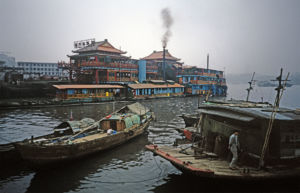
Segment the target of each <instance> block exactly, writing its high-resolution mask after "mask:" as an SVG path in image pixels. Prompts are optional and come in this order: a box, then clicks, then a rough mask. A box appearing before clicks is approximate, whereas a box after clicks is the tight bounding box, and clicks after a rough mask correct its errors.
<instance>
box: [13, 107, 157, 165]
mask: <svg viewBox="0 0 300 193" xmlns="http://www.w3.org/2000/svg"><path fill="white" fill-rule="evenodd" d="M152 118H153V113H152V112H150V111H149V109H148V108H146V107H144V106H142V105H141V104H139V103H134V104H131V105H127V106H125V107H123V108H122V109H120V110H119V111H117V112H115V113H112V114H110V115H108V116H106V117H104V118H102V119H101V120H99V121H97V122H94V123H93V124H91V125H89V126H87V127H86V128H83V129H81V130H79V131H77V132H76V131H73V129H72V126H71V125H70V124H69V123H67V122H66V123H62V124H61V125H59V126H58V127H56V128H55V131H54V133H53V134H50V135H48V136H42V137H39V138H33V139H26V140H24V141H22V142H18V143H15V144H14V145H15V147H16V149H17V150H18V151H19V152H20V154H21V157H22V158H23V159H24V160H27V161H29V162H31V163H33V164H38V165H41V164H49V163H53V162H60V161H67V160H73V159H76V158H81V157H83V156H86V155H89V154H92V153H96V152H99V151H103V150H106V149H109V148H112V147H114V146H117V145H120V144H122V143H124V142H127V141H128V140H130V139H132V138H135V137H137V136H139V135H141V134H142V133H143V132H144V131H145V129H146V128H147V127H148V126H149V124H150V122H151V120H152Z"/></svg>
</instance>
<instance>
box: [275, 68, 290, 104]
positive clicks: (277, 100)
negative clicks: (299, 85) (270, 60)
mask: <svg viewBox="0 0 300 193" xmlns="http://www.w3.org/2000/svg"><path fill="white" fill-rule="evenodd" d="M288 76H289V73H288V75H287V78H286V80H285V81H284V85H282V68H281V69H280V75H279V76H278V77H277V78H276V80H272V81H278V87H277V88H275V90H276V91H277V95H276V99H275V104H274V105H275V106H277V107H279V101H280V94H281V92H283V90H284V89H285V86H286V82H287V81H290V80H288ZM281 95H282V94H281Z"/></svg>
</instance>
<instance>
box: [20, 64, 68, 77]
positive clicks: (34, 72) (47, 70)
mask: <svg viewBox="0 0 300 193" xmlns="http://www.w3.org/2000/svg"><path fill="white" fill-rule="evenodd" d="M18 67H19V68H23V69H24V76H25V77H24V78H25V79H27V78H29V77H31V78H33V77H42V76H48V77H68V73H67V72H66V71H65V70H64V69H63V68H60V66H59V65H58V63H44V62H18Z"/></svg>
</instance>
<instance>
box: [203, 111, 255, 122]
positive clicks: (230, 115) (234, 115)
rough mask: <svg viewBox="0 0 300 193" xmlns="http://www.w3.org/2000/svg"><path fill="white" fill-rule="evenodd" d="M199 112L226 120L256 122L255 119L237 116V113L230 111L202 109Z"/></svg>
mask: <svg viewBox="0 0 300 193" xmlns="http://www.w3.org/2000/svg"><path fill="white" fill-rule="evenodd" d="M199 112H200V113H204V114H208V115H216V116H221V117H226V118H230V119H235V120H239V121H246V122H249V121H252V120H254V117H250V116H246V115H242V114H237V113H233V112H228V111H218V110H206V109H200V110H199Z"/></svg>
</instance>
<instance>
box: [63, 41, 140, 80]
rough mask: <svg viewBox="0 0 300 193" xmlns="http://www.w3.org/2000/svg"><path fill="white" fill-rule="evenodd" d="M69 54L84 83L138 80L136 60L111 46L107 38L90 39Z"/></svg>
mask: <svg viewBox="0 0 300 193" xmlns="http://www.w3.org/2000/svg"><path fill="white" fill-rule="evenodd" d="M85 45H86V46H84V47H82V48H79V49H77V50H74V51H73V52H74V53H75V54H74V55H69V56H68V57H70V63H71V65H72V66H73V68H74V70H77V71H78V72H80V73H81V74H80V75H78V77H77V79H79V78H80V76H85V80H83V81H87V82H85V83H96V84H98V83H125V84H127V83H131V82H135V81H137V80H138V64H137V63H138V61H137V60H134V59H131V58H130V57H127V56H124V54H126V52H124V51H122V50H119V49H117V48H115V47H114V46H112V45H111V44H110V43H109V42H108V40H107V39H105V40H104V41H100V42H95V41H92V42H91V43H89V44H85Z"/></svg>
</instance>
